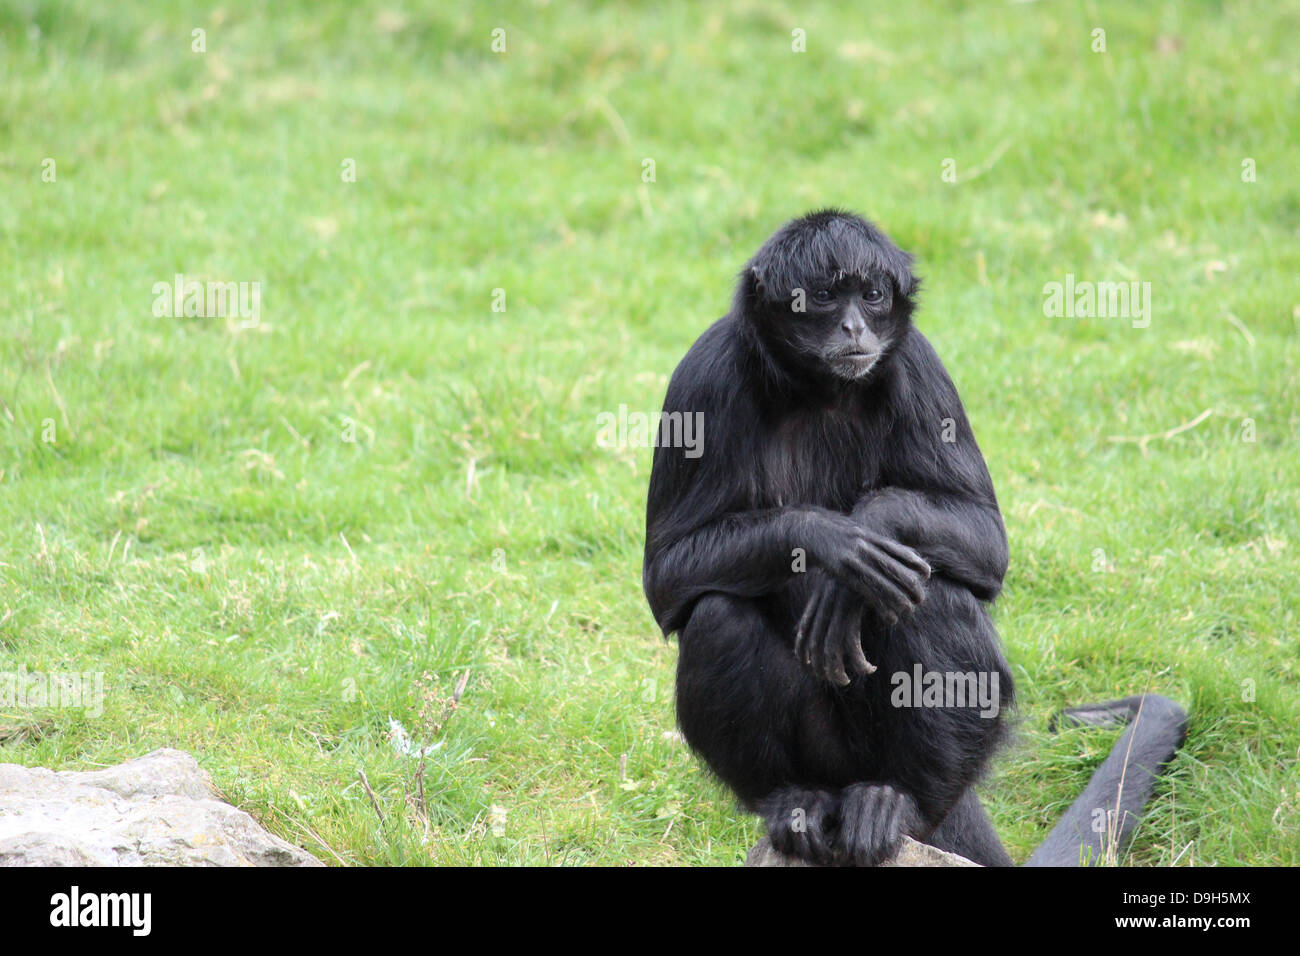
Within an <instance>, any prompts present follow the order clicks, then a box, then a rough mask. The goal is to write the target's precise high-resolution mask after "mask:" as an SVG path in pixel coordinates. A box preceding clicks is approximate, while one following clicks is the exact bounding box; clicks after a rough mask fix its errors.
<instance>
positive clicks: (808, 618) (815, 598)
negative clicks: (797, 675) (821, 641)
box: [794, 585, 825, 664]
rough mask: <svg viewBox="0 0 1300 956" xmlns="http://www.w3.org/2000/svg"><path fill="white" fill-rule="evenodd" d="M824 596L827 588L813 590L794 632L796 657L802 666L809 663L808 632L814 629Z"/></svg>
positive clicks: (818, 587) (820, 587)
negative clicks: (814, 619) (813, 625)
mask: <svg viewBox="0 0 1300 956" xmlns="http://www.w3.org/2000/svg"><path fill="white" fill-rule="evenodd" d="M824 594H825V588H823V587H822V586H820V585H818V586H817V587H815V588H813V593H812V596H811V597H810V598H808V603H807V605H805V607H804V609H803V615H802V616H801V617H800V618H799V624H798V626H797V627H796V628H795V631H794V656H795V657H796V658H797V659H798V661H799V663H801V664H806V663H808V631H809V628H811V627H812V622H813V618H814V617H815V616H816V614H817V607H818V605H820V604H821V602H822V596H823V595H824Z"/></svg>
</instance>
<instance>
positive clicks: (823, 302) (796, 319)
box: [790, 275, 898, 381]
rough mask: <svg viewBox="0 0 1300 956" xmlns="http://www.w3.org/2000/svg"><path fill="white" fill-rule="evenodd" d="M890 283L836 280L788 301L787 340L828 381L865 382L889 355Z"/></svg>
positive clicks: (861, 278) (871, 279)
mask: <svg viewBox="0 0 1300 956" xmlns="http://www.w3.org/2000/svg"><path fill="white" fill-rule="evenodd" d="M893 299H894V293H893V283H892V282H891V281H890V280H889V279H888V278H887V277H886V276H883V275H877V276H837V277H834V278H832V279H829V280H827V279H823V280H821V281H818V282H815V283H813V284H812V288H811V289H808V290H805V295H804V297H803V302H802V306H803V312H802V313H801V312H800V311H799V310H798V309H797V306H799V305H800V304H801V303H800V302H799V297H798V296H797V295H795V296H792V299H791V329H790V332H791V339H792V343H791V344H793V345H794V346H795V348H796V349H797V351H799V352H800V353H802V354H803V355H805V356H807V357H808V358H811V359H815V360H816V362H817V363H819V364H820V365H822V366H824V367H825V369H826V370H827V371H828V372H830V374H831V375H833V376H835V377H836V378H841V379H845V380H848V381H856V380H858V379H864V378H866V377H867V376H868V375H869V374H871V370H872V369H873V368H875V367H876V365H877V364H878V363H879V362H880V360H881V358H883V357H884V355H885V353H886V351H887V350H888V349H889V346H890V344H891V343H892V341H893V339H894V336H895V334H896V332H897V331H898V330H897V329H896V327H895V322H894V321H893V304H894V303H893Z"/></svg>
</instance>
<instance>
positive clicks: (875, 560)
mask: <svg viewBox="0 0 1300 956" xmlns="http://www.w3.org/2000/svg"><path fill="white" fill-rule="evenodd" d="M868 555H869V557H868V560H870V561H871V563H872V565H873V566H874V567H875V568H876V569H877V570H878V571H879V572H880V573H881V574H883V575H884V576H886V577H887V578H888V579H889V580H890V581H891V582H892V583H893V584H894V585H896V586H897V587H898V589H899V591H900V592H901V593H902V594H903V595H904V596H905V598H906V602H907V606H908V607H911V606H913V605H917V604H920V603H921V602H922V601H923V600H925V579H924V578H922V577H921V576H920V575H919V574H918V573H917V572H915V571H913V570H911V569H910V568H908V567H906V566H905V565H903V564H901V563H900V562H898V561H897V560H895V559H894V558H893V557H892V556H890V555H889V554H887V553H886V552H884V551H881V550H876V549H869V550H868Z"/></svg>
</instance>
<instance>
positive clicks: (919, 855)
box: [745, 837, 979, 866]
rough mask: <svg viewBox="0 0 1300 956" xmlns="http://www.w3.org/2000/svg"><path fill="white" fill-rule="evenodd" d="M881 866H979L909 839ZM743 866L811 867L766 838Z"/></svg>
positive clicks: (746, 858)
mask: <svg viewBox="0 0 1300 956" xmlns="http://www.w3.org/2000/svg"><path fill="white" fill-rule="evenodd" d="M880 865H881V866H979V864H978V863H972V862H971V861H970V860H968V859H966V858H965V857H964V856H958V855H957V854H956V853H948V852H947V851H945V850H940V849H939V848H938V847H933V846H930V845H929V844H926V843H918V842H916V841H915V840H913V839H912V838H911V837H903V845H902V846H901V847H899V849H898V854H897V855H896V856H895V857H894V858H893V859H892V860H886V861H885V862H884V863H881V864H880ZM745 866H813V864H812V863H808V862H807V861H805V860H801V859H799V858H798V857H793V856H786V855H785V854H784V853H778V852H777V851H776V850H775V849H774V848H773V846H772V843H771V841H769V840H768V838H767V837H763V839H761V840H759V841H758V842H757V843H755V844H754V847H753V849H751V850H750V851H749V855H748V856H746V857H745Z"/></svg>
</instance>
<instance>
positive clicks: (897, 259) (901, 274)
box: [885, 249, 921, 299]
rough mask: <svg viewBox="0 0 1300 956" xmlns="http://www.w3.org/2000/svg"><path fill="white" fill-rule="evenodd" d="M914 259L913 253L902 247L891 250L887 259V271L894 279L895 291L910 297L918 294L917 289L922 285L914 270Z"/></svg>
mask: <svg viewBox="0 0 1300 956" xmlns="http://www.w3.org/2000/svg"><path fill="white" fill-rule="evenodd" d="M913 261H914V260H913V259H912V255H911V253H908V252H904V251H903V250H902V249H892V250H890V253H889V255H888V256H887V257H886V260H885V271H886V272H888V273H889V277H890V278H891V279H893V280H894V290H895V292H896V293H897V294H899V295H905V296H907V297H908V298H909V299H910V298H911V297H912V296H914V295H916V290H917V289H919V288H920V287H921V280H920V279H918V278H917V277H916V273H914V272H913V271H912V263H913Z"/></svg>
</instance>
